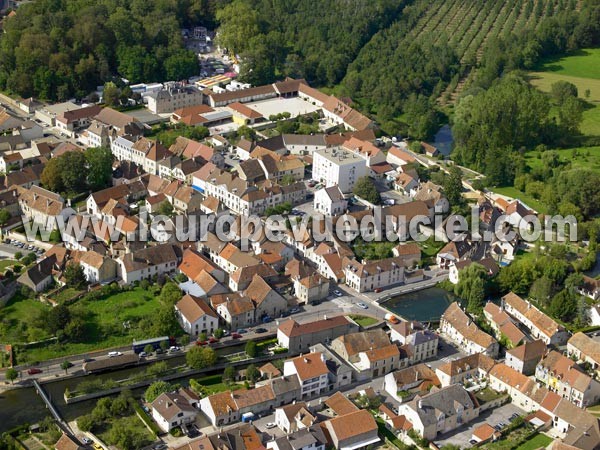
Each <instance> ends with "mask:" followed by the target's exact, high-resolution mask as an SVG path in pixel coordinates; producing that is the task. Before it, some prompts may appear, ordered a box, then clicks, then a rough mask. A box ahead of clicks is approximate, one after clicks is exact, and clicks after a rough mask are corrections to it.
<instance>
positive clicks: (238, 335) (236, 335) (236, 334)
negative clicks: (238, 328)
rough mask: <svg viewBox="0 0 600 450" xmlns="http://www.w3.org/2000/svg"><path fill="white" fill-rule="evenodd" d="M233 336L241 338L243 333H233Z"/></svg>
mask: <svg viewBox="0 0 600 450" xmlns="http://www.w3.org/2000/svg"><path fill="white" fill-rule="evenodd" d="M231 337H232V338H233V339H241V338H242V335H241V334H240V333H231Z"/></svg>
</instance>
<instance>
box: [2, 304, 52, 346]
mask: <svg viewBox="0 0 600 450" xmlns="http://www.w3.org/2000/svg"><path fill="white" fill-rule="evenodd" d="M49 309H50V306H48V305H45V304H43V303H40V302H38V301H37V300H33V299H23V297H22V296H21V295H20V294H17V295H15V296H14V297H13V298H12V299H11V300H9V301H8V303H7V304H6V306H5V307H4V308H0V342H3V343H6V344H9V343H15V342H33V341H39V340H43V339H46V338H48V337H50V336H48V333H46V332H45V331H44V330H41V329H39V328H35V327H34V326H33V325H32V324H31V322H32V319H34V318H36V317H37V316H38V315H39V314H40V313H41V312H42V311H44V310H49Z"/></svg>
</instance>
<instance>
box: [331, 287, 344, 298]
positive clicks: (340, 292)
mask: <svg viewBox="0 0 600 450" xmlns="http://www.w3.org/2000/svg"><path fill="white" fill-rule="evenodd" d="M333 295H335V296H336V297H342V296H343V295H344V293H343V292H342V291H340V290H339V289H336V290H335V291H333Z"/></svg>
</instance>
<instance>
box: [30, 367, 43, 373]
mask: <svg viewBox="0 0 600 450" xmlns="http://www.w3.org/2000/svg"><path fill="white" fill-rule="evenodd" d="M38 373H42V369H38V368H37V367H32V368H31V369H29V370H28V371H27V374H28V375H37V374H38Z"/></svg>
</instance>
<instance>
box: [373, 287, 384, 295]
mask: <svg viewBox="0 0 600 450" xmlns="http://www.w3.org/2000/svg"><path fill="white" fill-rule="evenodd" d="M381 291H383V289H382V288H377V289H375V291H374V292H375V293H376V294H379V293H380V292H381Z"/></svg>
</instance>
